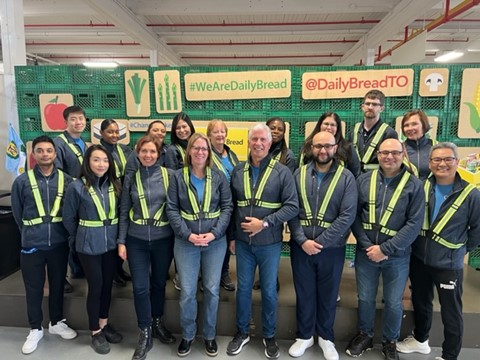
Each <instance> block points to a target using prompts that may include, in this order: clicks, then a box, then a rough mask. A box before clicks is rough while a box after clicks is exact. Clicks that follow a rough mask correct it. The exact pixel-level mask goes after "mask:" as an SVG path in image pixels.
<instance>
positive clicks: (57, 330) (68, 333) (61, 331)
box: [48, 319, 77, 340]
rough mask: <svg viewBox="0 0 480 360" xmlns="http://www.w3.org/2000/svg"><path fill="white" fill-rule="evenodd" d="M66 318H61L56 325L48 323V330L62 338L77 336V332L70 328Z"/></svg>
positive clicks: (67, 338)
mask: <svg viewBox="0 0 480 360" xmlns="http://www.w3.org/2000/svg"><path fill="white" fill-rule="evenodd" d="M65 321H66V319H63V320H60V321H59V322H57V323H56V324H55V325H52V323H49V324H48V332H49V333H50V334H52V335H59V336H61V337H62V339H65V340H71V339H74V338H76V337H77V332H76V331H75V330H73V329H72V328H70V327H69V326H68V325H67V323H66V322H65Z"/></svg>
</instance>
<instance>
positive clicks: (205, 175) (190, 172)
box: [167, 133, 233, 356]
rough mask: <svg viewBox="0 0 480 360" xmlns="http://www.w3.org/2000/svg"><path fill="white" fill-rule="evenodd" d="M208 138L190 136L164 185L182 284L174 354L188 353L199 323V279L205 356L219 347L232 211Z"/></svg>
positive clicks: (226, 185) (229, 192)
mask: <svg viewBox="0 0 480 360" xmlns="http://www.w3.org/2000/svg"><path fill="white" fill-rule="evenodd" d="M211 161H212V150H211V147H210V142H209V141H208V138H207V137H206V136H205V135H203V134H200V133H195V134H193V135H192V137H191V138H190V140H189V141H188V145H187V149H186V156H185V167H184V168H183V169H180V170H177V171H176V172H175V176H174V178H173V179H172V182H171V184H170V187H169V190H168V203H167V215H168V218H169V220H170V225H171V226H172V228H173V231H174V233H175V246H174V255H175V262H176V264H177V271H178V274H179V276H180V282H181V284H182V287H181V292H180V326H181V328H182V341H181V343H180V345H179V347H178V351H177V355H178V356H186V355H188V354H189V353H190V350H191V344H192V342H193V339H194V338H195V335H196V332H197V327H196V323H195V321H196V318H197V299H196V294H197V283H198V274H199V272H200V269H201V271H202V282H203V289H204V290H203V329H202V332H203V339H204V342H205V351H206V353H207V355H209V356H215V355H217V353H218V347H217V343H216V342H215V335H216V325H217V310H218V301H219V290H220V276H221V272H222V264H223V259H224V257H225V251H226V248H227V240H226V237H225V232H226V230H227V227H228V224H229V222H230V216H231V214H232V210H233V207H232V195H231V191H230V187H229V185H228V181H227V178H226V177H225V175H224V174H222V173H221V172H220V171H219V170H217V169H212V167H211Z"/></svg>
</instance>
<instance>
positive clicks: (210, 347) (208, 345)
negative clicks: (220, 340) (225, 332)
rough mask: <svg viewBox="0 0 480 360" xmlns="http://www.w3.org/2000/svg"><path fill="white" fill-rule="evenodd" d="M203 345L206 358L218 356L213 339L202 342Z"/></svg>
mask: <svg viewBox="0 0 480 360" xmlns="http://www.w3.org/2000/svg"><path fill="white" fill-rule="evenodd" d="M204 343H205V352H206V353H207V355H208V356H217V354H218V346H217V342H216V341H215V339H213V340H204Z"/></svg>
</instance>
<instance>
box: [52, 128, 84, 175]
mask: <svg viewBox="0 0 480 360" xmlns="http://www.w3.org/2000/svg"><path fill="white" fill-rule="evenodd" d="M63 135H65V137H66V138H67V140H68V142H69V143H70V144H73V145H74V146H75V147H76V148H77V149H78V151H79V152H80V153H82V150H81V149H80V147H79V146H78V145H77V144H76V143H75V141H74V140H73V138H72V137H71V136H70V134H69V133H68V132H66V131H64V132H63ZM82 141H83V140H82ZM53 142H54V143H55V151H56V153H57V157H56V158H55V166H56V167H57V168H58V169H60V170H63V172H65V173H67V174H68V175H70V176H71V177H74V178H78V177H80V175H81V174H82V163H81V162H80V161H78V158H77V156H76V155H75V154H74V153H73V151H72V149H71V148H70V146H69V145H67V144H66V143H65V141H63V140H62V139H60V138H59V137H58V136H57V137H56V138H54V139H53ZM86 148H87V145H86V144H85V149H86Z"/></svg>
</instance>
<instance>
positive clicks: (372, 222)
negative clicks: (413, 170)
mask: <svg viewBox="0 0 480 360" xmlns="http://www.w3.org/2000/svg"><path fill="white" fill-rule="evenodd" d="M378 172H379V170H373V171H372V177H371V179H370V189H369V195H368V223H362V226H363V229H364V230H378V231H380V232H381V233H383V234H385V235H388V236H395V235H396V234H397V231H396V230H391V229H389V228H388V227H387V225H388V220H389V219H390V216H391V215H392V213H393V210H394V209H395V206H396V205H397V202H398V199H399V198H400V195H401V194H402V192H403V189H404V188H405V185H406V184H407V182H408V179H409V178H410V176H411V174H410V173H409V172H408V171H405V172H404V173H403V176H402V178H401V179H400V181H399V182H398V184H397V187H396V188H395V191H394V192H393V196H392V197H391V199H390V201H389V203H388V205H387V207H386V208H385V211H384V213H383V215H382V217H381V219H380V222H377V219H376V211H375V210H376V207H375V203H376V198H377V177H378Z"/></svg>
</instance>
